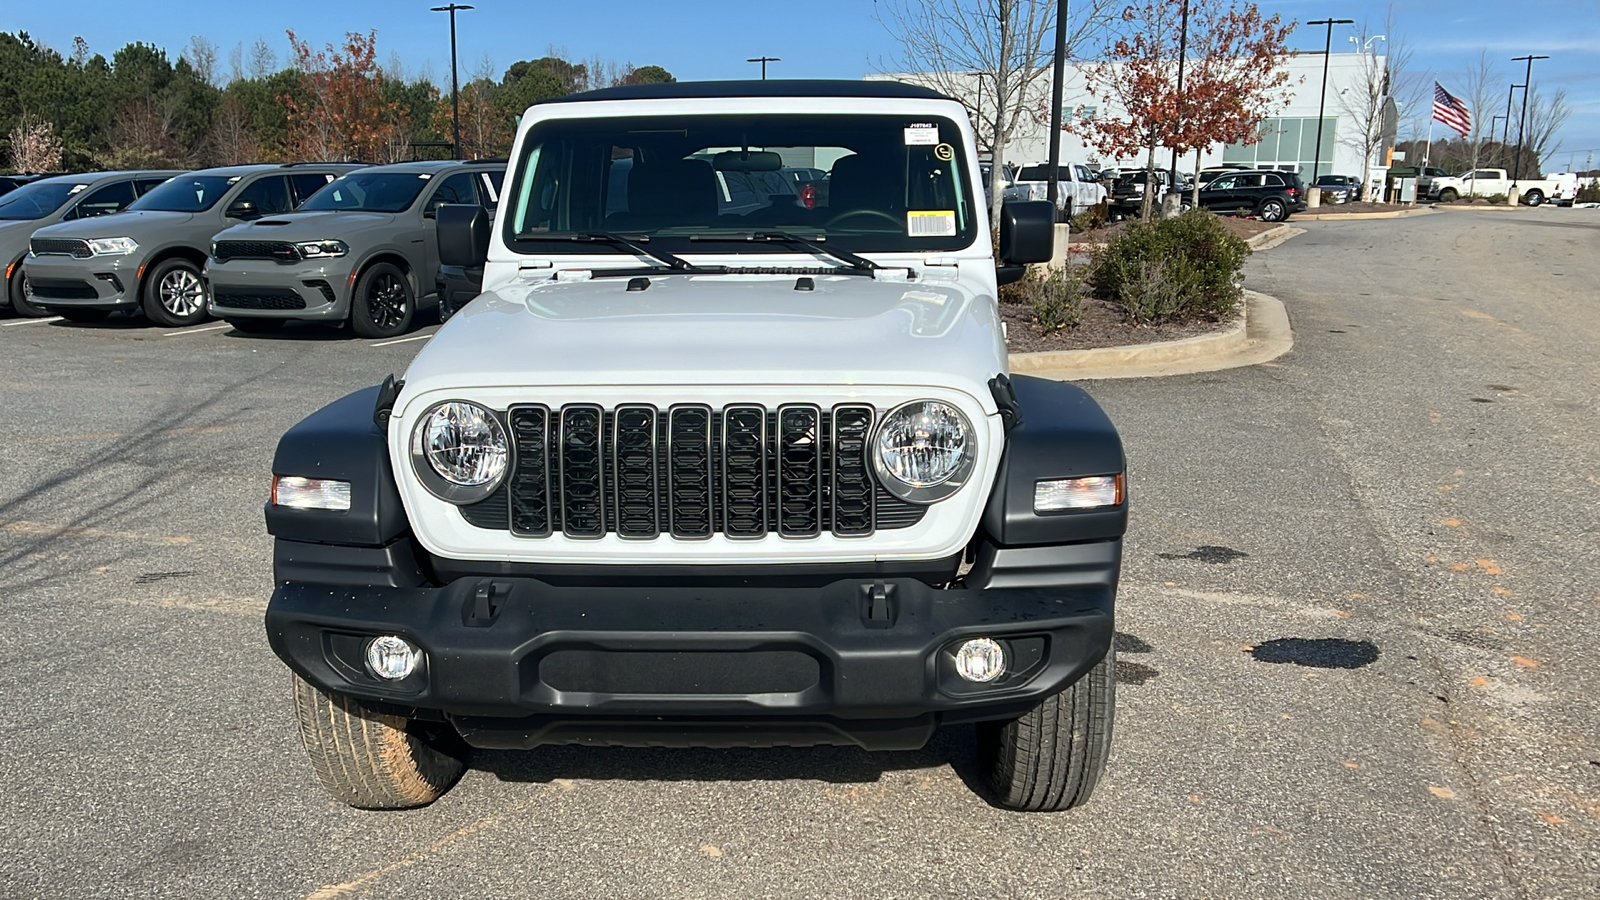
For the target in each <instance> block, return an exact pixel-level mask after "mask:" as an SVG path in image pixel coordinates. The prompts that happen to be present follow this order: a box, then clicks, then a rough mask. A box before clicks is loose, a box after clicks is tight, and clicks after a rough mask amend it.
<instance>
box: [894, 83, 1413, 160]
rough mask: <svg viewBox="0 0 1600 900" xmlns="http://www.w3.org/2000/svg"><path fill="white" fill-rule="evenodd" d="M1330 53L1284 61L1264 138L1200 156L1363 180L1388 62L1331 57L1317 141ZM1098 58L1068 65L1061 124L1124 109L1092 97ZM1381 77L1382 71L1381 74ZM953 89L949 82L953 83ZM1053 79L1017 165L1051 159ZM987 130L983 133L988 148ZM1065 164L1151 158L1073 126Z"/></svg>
mask: <svg viewBox="0 0 1600 900" xmlns="http://www.w3.org/2000/svg"><path fill="white" fill-rule="evenodd" d="M1323 58H1324V57H1323V54H1322V53H1320V52H1314V53H1300V54H1298V55H1296V56H1293V57H1290V58H1289V59H1287V60H1285V63H1284V65H1285V68H1286V69H1287V70H1288V73H1289V85H1288V88H1287V91H1286V92H1287V94H1288V103H1287V104H1286V105H1285V106H1282V107H1279V108H1278V109H1276V110H1274V112H1273V114H1272V115H1271V116H1269V117H1268V118H1266V119H1265V120H1263V121H1262V123H1261V128H1260V132H1259V140H1257V141H1255V142H1254V143H1249V144H1229V145H1217V146H1213V147H1209V148H1206V149H1205V150H1203V151H1201V153H1200V155H1199V167H1200V168H1204V167H1206V166H1215V165H1218V164H1221V163H1238V164H1244V165H1249V166H1255V167H1260V168H1264V169H1278V170H1284V171H1294V172H1299V173H1300V174H1301V176H1302V177H1305V178H1307V179H1309V178H1310V177H1311V174H1312V172H1313V169H1314V170H1315V171H1316V173H1317V174H1319V175H1353V176H1355V177H1357V178H1360V177H1361V174H1362V171H1363V163H1364V160H1363V155H1364V154H1363V152H1362V146H1361V145H1362V144H1363V143H1364V142H1363V141H1362V140H1361V137H1360V136H1361V135H1362V134H1363V132H1364V130H1365V127H1364V125H1365V123H1364V122H1363V119H1364V118H1365V115H1364V113H1365V108H1370V106H1371V104H1370V102H1368V101H1366V100H1365V99H1364V95H1365V94H1366V93H1367V91H1368V84H1369V82H1370V81H1372V77H1371V73H1373V72H1378V73H1382V72H1383V71H1384V68H1385V64H1386V59H1385V57H1383V56H1375V55H1372V54H1367V53H1359V52H1346V53H1334V54H1332V55H1331V56H1329V57H1327V62H1328V76H1327V94H1326V97H1327V101H1326V104H1325V107H1324V110H1323V113H1322V140H1321V143H1320V144H1319V143H1318V141H1317V114H1318V105H1319V99H1320V98H1319V96H1318V89H1319V88H1321V86H1322V83H1323V80H1322V72H1323ZM1089 65H1093V64H1091V63H1071V64H1069V65H1068V66H1067V70H1066V77H1065V80H1064V86H1065V89H1064V91H1063V95H1062V96H1063V101H1062V104H1061V106H1062V121H1063V122H1064V123H1074V124H1075V125H1077V126H1079V127H1082V126H1083V125H1085V124H1086V120H1091V119H1094V118H1097V117H1104V116H1113V117H1115V116H1118V115H1122V114H1123V110H1122V109H1121V108H1120V107H1117V106H1114V105H1110V104H1107V103H1106V102H1105V101H1103V100H1102V99H1100V98H1098V97H1095V96H1094V95H1092V94H1090V93H1089V91H1088V90H1087V88H1086V86H1085V82H1084V70H1085V68H1086V67H1087V66H1089ZM868 77H869V78H870V79H874V80H876V79H893V80H897V81H907V82H911V83H917V84H927V85H929V86H930V87H938V86H939V85H938V84H936V83H935V82H934V80H933V79H930V78H928V77H925V76H919V75H916V74H896V75H873V76H868ZM1380 77H1381V76H1380ZM954 82H955V84H957V85H959V86H961V87H962V88H963V90H964V93H965V96H962V97H958V98H957V99H960V100H963V101H964V102H966V103H967V104H968V105H969V106H976V107H977V108H979V109H983V108H985V105H986V103H988V102H989V99H988V98H989V97H990V96H992V89H991V87H990V82H989V79H987V78H986V77H983V76H979V75H971V76H958V77H957V78H956V79H954ZM946 87H948V85H946ZM1049 97H1050V78H1049V74H1048V72H1047V73H1046V74H1045V76H1044V77H1042V78H1040V79H1039V80H1038V82H1037V83H1036V84H1035V86H1034V88H1033V90H1032V91H1031V93H1030V95H1029V100H1028V104H1027V109H1028V112H1026V113H1025V114H1024V115H1023V117H1022V122H1021V124H1020V125H1019V126H1018V129H1017V132H1016V133H1015V134H1014V135H1013V136H1012V139H1011V141H1010V142H1009V143H1008V144H1007V146H1006V150H1005V159H1006V161H1007V162H1008V163H1011V164H1013V165H1028V164H1030V163H1038V162H1044V161H1045V160H1046V159H1047V158H1048V154H1049V141H1050V122H1049V110H1050V99H1049ZM1378 105H1379V108H1380V109H1381V110H1382V116H1383V126H1382V133H1383V140H1382V141H1381V146H1379V147H1378V148H1377V150H1376V151H1375V152H1374V153H1373V154H1372V160H1371V167H1370V170H1369V183H1370V184H1374V185H1378V186H1381V185H1382V184H1383V180H1384V175H1385V174H1386V173H1387V171H1388V169H1389V166H1390V164H1391V153H1392V149H1393V147H1394V138H1395V128H1396V124H1397V115H1396V111H1395V106H1394V102H1393V100H1392V99H1391V98H1389V97H1388V96H1387V95H1385V96H1383V97H1382V98H1381V99H1380V101H1379V104H1378ZM988 139H989V136H988V135H982V134H980V135H979V136H978V140H979V145H980V146H983V145H984V144H985V143H987V141H988ZM1171 158H1172V157H1171V151H1170V150H1166V149H1157V151H1156V163H1157V165H1158V166H1159V167H1161V168H1166V167H1167V166H1168V165H1169V164H1170V162H1171ZM1061 161H1062V162H1063V163H1066V164H1070V163H1081V164H1084V165H1087V166H1090V167H1091V168H1110V167H1117V168H1130V167H1142V166H1143V165H1144V164H1145V156H1144V155H1143V154H1139V155H1138V156H1136V157H1114V158H1113V157H1106V156H1104V155H1102V154H1100V153H1098V152H1097V151H1095V150H1094V149H1093V148H1091V147H1090V146H1088V145H1087V144H1086V143H1085V142H1084V141H1083V139H1082V138H1080V137H1079V136H1078V135H1077V134H1075V133H1074V131H1073V130H1071V129H1068V130H1064V131H1063V132H1062V134H1061ZM1178 168H1179V170H1180V171H1184V172H1193V171H1195V170H1196V160H1195V155H1194V154H1193V153H1191V154H1189V155H1188V156H1186V157H1185V158H1184V159H1181V160H1179V162H1178Z"/></svg>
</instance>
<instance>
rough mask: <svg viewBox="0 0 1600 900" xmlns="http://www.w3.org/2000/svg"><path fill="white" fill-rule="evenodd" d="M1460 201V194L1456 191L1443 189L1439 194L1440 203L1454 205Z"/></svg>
mask: <svg viewBox="0 0 1600 900" xmlns="http://www.w3.org/2000/svg"><path fill="white" fill-rule="evenodd" d="M1460 199H1461V192H1460V191H1458V190H1456V189H1455V188H1445V189H1444V190H1442V191H1440V192H1439V200H1440V202H1442V203H1454V202H1455V201H1457V200H1460Z"/></svg>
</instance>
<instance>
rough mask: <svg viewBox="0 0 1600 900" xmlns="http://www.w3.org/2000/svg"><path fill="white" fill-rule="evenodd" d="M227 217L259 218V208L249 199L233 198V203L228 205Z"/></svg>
mask: <svg viewBox="0 0 1600 900" xmlns="http://www.w3.org/2000/svg"><path fill="white" fill-rule="evenodd" d="M228 218H230V219H245V220H249V219H259V218H261V210H259V209H257V208H256V205H255V203H253V202H251V201H249V200H235V201H234V202H233V205H232V206H229V207H228Z"/></svg>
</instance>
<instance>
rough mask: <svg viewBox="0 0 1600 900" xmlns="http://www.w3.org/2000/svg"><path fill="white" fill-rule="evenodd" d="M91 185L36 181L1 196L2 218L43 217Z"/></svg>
mask: <svg viewBox="0 0 1600 900" xmlns="http://www.w3.org/2000/svg"><path fill="white" fill-rule="evenodd" d="M88 186H89V185H87V184H84V183H83V182H81V181H80V182H72V181H35V182H34V183H33V184H25V185H23V186H22V187H19V188H17V189H16V190H14V191H12V192H11V193H9V194H7V195H5V196H4V197H0V219H42V218H44V217H45V216H48V215H50V214H51V213H53V212H55V211H56V210H58V209H60V208H61V205H62V204H63V203H66V202H67V201H68V200H70V199H72V198H73V197H76V196H77V195H78V194H80V193H82V192H83V190H84V188H87V187H88Z"/></svg>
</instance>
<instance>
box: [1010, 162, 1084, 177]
mask: <svg viewBox="0 0 1600 900" xmlns="http://www.w3.org/2000/svg"><path fill="white" fill-rule="evenodd" d="M1071 177H1072V176H1070V175H1069V174H1068V173H1067V167H1066V165H1065V164H1063V165H1062V166H1061V168H1060V169H1058V170H1057V171H1056V178H1057V180H1063V181H1064V180H1070V179H1071ZM1017 180H1018V181H1049V180H1050V167H1049V166H1023V167H1022V171H1020V172H1018V173H1017Z"/></svg>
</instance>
